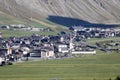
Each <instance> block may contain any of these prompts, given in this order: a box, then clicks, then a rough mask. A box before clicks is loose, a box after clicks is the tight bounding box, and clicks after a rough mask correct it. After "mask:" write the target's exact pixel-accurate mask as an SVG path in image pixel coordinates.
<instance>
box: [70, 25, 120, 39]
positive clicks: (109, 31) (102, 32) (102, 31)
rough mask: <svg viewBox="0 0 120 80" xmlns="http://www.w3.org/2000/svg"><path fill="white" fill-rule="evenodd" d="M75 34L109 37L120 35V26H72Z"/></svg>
mask: <svg viewBox="0 0 120 80" xmlns="http://www.w3.org/2000/svg"><path fill="white" fill-rule="evenodd" d="M70 30H72V31H74V33H75V35H76V36H78V37H82V38H107V37H120V28H95V27H94V28H91V27H89V28H85V27H82V26H74V27H71V28H70Z"/></svg>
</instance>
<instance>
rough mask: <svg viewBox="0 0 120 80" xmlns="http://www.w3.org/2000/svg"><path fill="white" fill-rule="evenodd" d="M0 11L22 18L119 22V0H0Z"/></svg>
mask: <svg viewBox="0 0 120 80" xmlns="http://www.w3.org/2000/svg"><path fill="white" fill-rule="evenodd" d="M0 11H2V12H5V13H7V14H10V15H13V16H16V17H19V18H23V19H30V18H35V19H47V18H48V17H49V16H62V17H69V18H74V19H80V20H84V21H88V22H91V23H107V24H116V23H118V24H119V23H120V0H0Z"/></svg>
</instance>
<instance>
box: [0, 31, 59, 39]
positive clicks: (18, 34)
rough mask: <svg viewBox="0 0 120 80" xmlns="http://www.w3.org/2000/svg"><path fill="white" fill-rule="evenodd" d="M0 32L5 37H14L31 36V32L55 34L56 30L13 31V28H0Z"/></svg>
mask: <svg viewBox="0 0 120 80" xmlns="http://www.w3.org/2000/svg"><path fill="white" fill-rule="evenodd" d="M0 32H2V36H3V37H5V38H8V37H11V36H14V37H24V36H31V35H32V34H39V35H56V34H57V33H56V32H54V31H53V32H43V31H19V30H17V31H15V30H0Z"/></svg>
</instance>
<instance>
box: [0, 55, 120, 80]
mask: <svg viewBox="0 0 120 80" xmlns="http://www.w3.org/2000/svg"><path fill="white" fill-rule="evenodd" d="M119 75H120V54H118V53H112V54H104V53H102V54H101V55H94V56H92V55H88V56H82V57H80V58H73V59H62V60H46V61H44V60H43V61H36V62H24V63H17V64H14V65H10V66H4V67H0V80H108V79H110V78H111V79H112V80H114V79H115V77H116V76H119Z"/></svg>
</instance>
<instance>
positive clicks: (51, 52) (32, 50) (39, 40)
mask: <svg viewBox="0 0 120 80" xmlns="http://www.w3.org/2000/svg"><path fill="white" fill-rule="evenodd" d="M74 41H75V40H74V38H73V36H72V35H70V34H67V33H61V34H60V35H56V36H52V35H49V36H45V35H38V34H33V35H31V36H29V37H20V38H15V37H10V38H9V39H8V40H6V39H4V38H2V37H1V38H0V47H1V48H0V57H3V58H4V59H6V60H12V61H18V60H21V59H22V58H25V57H26V59H28V57H34V58H36V57H39V58H41V59H55V58H63V57H72V55H73V54H96V52H95V51H94V50H92V49H91V48H89V47H88V46H87V44H86V43H84V42H77V45H76V44H75V43H74ZM12 58H14V59H12Z"/></svg>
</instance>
